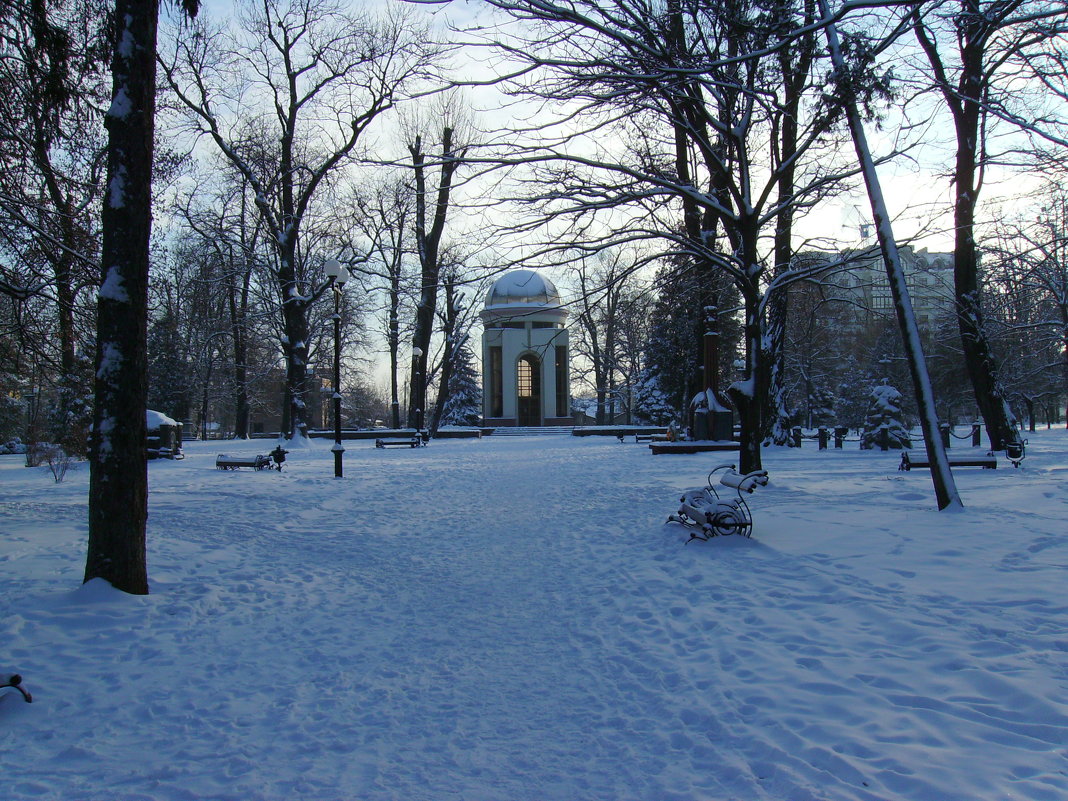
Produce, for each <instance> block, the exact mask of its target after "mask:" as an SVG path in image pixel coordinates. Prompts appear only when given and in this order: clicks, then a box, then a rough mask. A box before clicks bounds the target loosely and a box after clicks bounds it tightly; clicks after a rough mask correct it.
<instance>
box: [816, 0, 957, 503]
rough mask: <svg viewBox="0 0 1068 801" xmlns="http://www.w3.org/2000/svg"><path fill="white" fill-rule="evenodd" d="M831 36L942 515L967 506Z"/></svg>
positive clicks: (855, 103) (857, 104) (849, 86)
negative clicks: (952, 465)
mask: <svg viewBox="0 0 1068 801" xmlns="http://www.w3.org/2000/svg"><path fill="white" fill-rule="evenodd" d="M818 2H819V8H820V12H821V14H822V16H823V17H825V18H827V19H830V12H829V11H828V7H827V0H818ZM826 35H827V44H828V47H829V49H830V53H831V59H832V61H833V63H834V67H835V80H836V82H837V86H836V89H837V91H838V92H839V93H840V95H841V107H842V108H843V110H844V112H845V115H846V120H847V121H848V123H849V131H850V134H851V135H852V137H853V146H854V148H855V149H856V153H857V160H858V161H859V162H860V166H861V170H862V171H863V175H864V183H865V186H866V187H867V191H868V198H869V199H870V201H871V211H872V217H873V219H874V221H875V229H876V235H877V237H878V239H879V249H880V251H881V252H882V257H883V264H884V266H885V267H886V277H887V280H888V281H889V283H890V294H891V296H892V297H893V301H894V311H895V312H896V314H897V320H898V326H899V327H900V329H901V338H902V341H903V344H904V348H905V354H906V357H907V359H908V365H909V373H910V375H911V377H912V387H913V391H914V393H915V396H916V407H917V410H918V412H919V416H920V425H921V428H922V429H923V436H924V445H925V447H926V449H927V457H928V459H929V460H930V464H931V481H932V483H933V484H934V490H935V499H936V502H937V504H938V508H939V509H948V508H961V507H962V506H963V504H962V503H961V500H960V495H959V494H958V493H957V486H956V483H955V482H954V480H953V473H952V471H951V470H950V469H949V460H948V459H947V458H946V451H945V448H944V447H943V445H942V439H941V436H940V435H939V431H938V412H937V410H936V408H935V402H934V392H933V390H932V388H931V378H930V374H929V373H928V372H927V362H926V359H925V357H924V353H923V346H922V345H921V343H920V331H919V328H918V326H917V325H916V316H915V314H913V311H912V301H911V299H910V298H909V291H908V287H907V286H906V284H905V271H904V269H903V268H902V266H901V258H900V255H899V253H898V247H897V240H896V239H895V238H894V230H893V225H892V223H891V220H890V213H889V211H888V210H887V205H886V201H885V200H884V198H883V193H882V185H881V184H880V182H879V175H878V172H877V171H876V168H875V160H874V159H873V158H872V155H871V150H870V149H869V148H868V140H867V136H866V134H865V132H864V120H863V118H862V116H861V99H860V97H859V96H858V93H857V86H856V84H855V82H854V79H855V73H853V72H852V71H851V70H850V65H849V63H848V62H847V61H846V59H845V57H844V55H843V53H842V47H841V42H840V39H839V36H838V29H837V27H836V25H835V24H833V23H831V24H829V25H828V26H827V28H826Z"/></svg>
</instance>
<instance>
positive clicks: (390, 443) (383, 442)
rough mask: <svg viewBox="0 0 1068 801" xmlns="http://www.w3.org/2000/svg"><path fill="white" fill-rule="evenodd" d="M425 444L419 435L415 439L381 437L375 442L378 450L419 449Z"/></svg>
mask: <svg viewBox="0 0 1068 801" xmlns="http://www.w3.org/2000/svg"><path fill="white" fill-rule="evenodd" d="M423 444H424V443H423V438H422V437H420V436H419V435H418V434H416V435H415V436H414V437H399V438H392V439H387V438H385V437H380V438H379V439H376V440H375V447H376V448H418V447H419V446H420V445H423Z"/></svg>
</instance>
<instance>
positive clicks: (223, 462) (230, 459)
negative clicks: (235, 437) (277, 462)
mask: <svg viewBox="0 0 1068 801" xmlns="http://www.w3.org/2000/svg"><path fill="white" fill-rule="evenodd" d="M215 467H217V468H218V469H219V470H237V469H238V468H240V467H251V468H252V469H253V470H267V469H269V468H270V467H271V457H270V456H266V455H258V456H230V455H229V454H226V453H220V454H219V455H218V456H216V457H215Z"/></svg>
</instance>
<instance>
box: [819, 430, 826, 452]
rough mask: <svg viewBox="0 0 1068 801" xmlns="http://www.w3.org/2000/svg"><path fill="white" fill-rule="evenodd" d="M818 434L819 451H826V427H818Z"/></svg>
mask: <svg viewBox="0 0 1068 801" xmlns="http://www.w3.org/2000/svg"><path fill="white" fill-rule="evenodd" d="M819 434H820V450H821V451H825V450H827V426H820V428H819Z"/></svg>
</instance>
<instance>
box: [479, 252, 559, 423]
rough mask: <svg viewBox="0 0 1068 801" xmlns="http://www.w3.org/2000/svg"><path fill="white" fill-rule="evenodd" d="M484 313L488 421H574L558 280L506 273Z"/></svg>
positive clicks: (490, 294)
mask: <svg viewBox="0 0 1068 801" xmlns="http://www.w3.org/2000/svg"><path fill="white" fill-rule="evenodd" d="M480 316H481V318H482V325H483V328H484V331H483V334H482V417H483V423H484V425H487V426H499V427H504V426H563V425H571V424H572V422H573V421H572V418H571V392H570V387H571V371H570V368H569V366H568V340H567V328H565V327H564V323H565V321H566V320H567V310H566V309H564V308H563V306H561V305H560V293H559V292H558V291H557V290H556V287H555V286H553V282H552V281H550V280H549V279H548V278H545V277H544V276H543V275H541V274H540V273H537V272H534V271H533V270H512V271H511V272H508V273H505V274H504V275H502V276H501V277H500V278H498V279H497V280H496V281H495V282H494V284H493V286H492V287H491V288H490V291H489V292H488V293H487V294H486V303H485V306H484V307H483V309H482V312H481V314H480Z"/></svg>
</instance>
